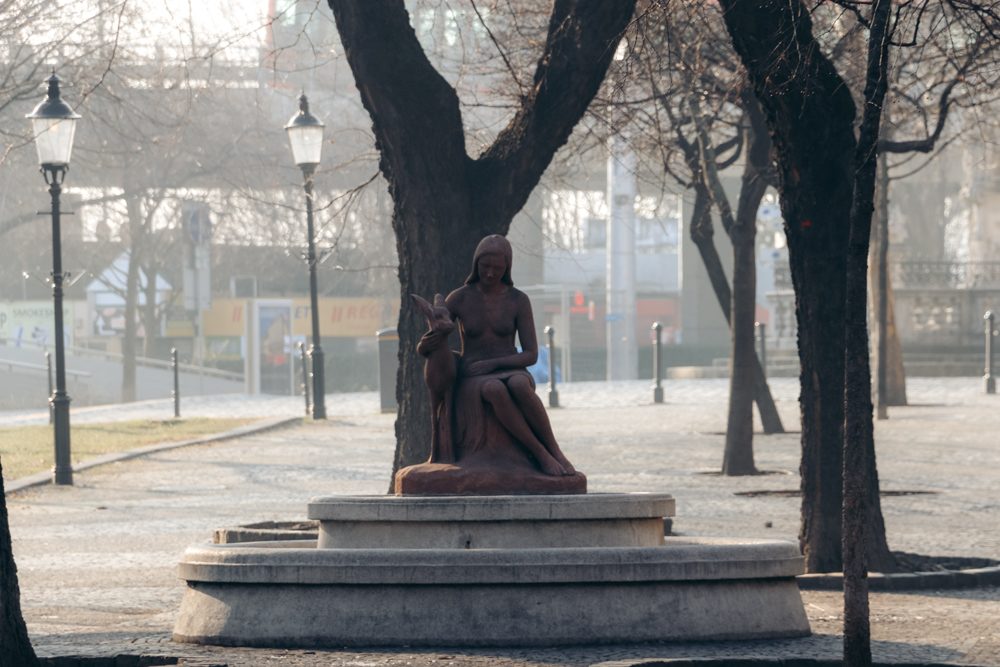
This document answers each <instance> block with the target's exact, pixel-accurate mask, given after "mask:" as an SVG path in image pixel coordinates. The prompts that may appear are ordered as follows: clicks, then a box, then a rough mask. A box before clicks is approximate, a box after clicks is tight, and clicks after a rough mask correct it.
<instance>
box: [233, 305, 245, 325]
mask: <svg viewBox="0 0 1000 667" xmlns="http://www.w3.org/2000/svg"><path fill="white" fill-rule="evenodd" d="M242 319H243V306H233V322H239V321H241V320H242Z"/></svg>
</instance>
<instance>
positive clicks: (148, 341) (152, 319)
mask: <svg viewBox="0 0 1000 667" xmlns="http://www.w3.org/2000/svg"><path fill="white" fill-rule="evenodd" d="M156 274H157V272H156V269H155V267H150V266H147V267H146V288H145V289H144V290H143V293H144V295H145V297H146V303H145V304H144V305H143V306H142V328H143V331H145V336H143V339H142V356H144V357H147V358H149V359H152V358H154V357H156V339H157V338H159V335H160V319H159V318H158V317H157V316H156Z"/></svg>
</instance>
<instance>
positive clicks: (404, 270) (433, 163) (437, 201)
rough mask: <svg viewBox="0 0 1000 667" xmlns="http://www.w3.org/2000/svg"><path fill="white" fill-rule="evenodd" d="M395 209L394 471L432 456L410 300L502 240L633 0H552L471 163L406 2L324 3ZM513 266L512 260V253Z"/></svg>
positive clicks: (458, 275) (582, 102)
mask: <svg viewBox="0 0 1000 667" xmlns="http://www.w3.org/2000/svg"><path fill="white" fill-rule="evenodd" d="M329 3H330V7H331V8H332V9H333V14H334V18H335V19H336V22H337V30H338V32H339V33H340V37H341V41H342V42H343V44H344V52H345V54H346V56H347V61H348V63H349V64H350V66H351V71H352V73H353V74H354V79H355V82H356V83H357V86H358V90H359V92H360V93H361V101H362V103H363V104H364V106H365V109H367V111H368V113H369V115H370V116H371V118H372V129H373V131H374V134H375V141H376V148H377V149H378V151H379V154H380V157H381V160H380V163H379V166H380V168H381V171H382V173H383V175H384V176H385V178H386V181H387V182H388V184H389V193H390V195H391V196H392V199H393V202H394V204H395V207H394V209H393V216H392V225H393V230H394V231H395V233H396V248H397V251H398V253H399V279H400V290H401V291H400V296H401V298H402V307H401V310H400V317H399V327H398V329H399V345H400V351H399V360H400V368H399V375H398V378H397V388H396V392H397V400H398V401H399V406H400V407H399V417H398V419H397V421H396V456H395V460H394V465H393V475H395V472H396V470H398V469H399V468H401V467H403V466H407V465H411V464H414V463H419V462H422V461H424V460H426V459H427V457H428V456H429V454H430V432H431V431H430V424H431V420H430V403H429V399H428V397H427V390H426V387H425V386H424V382H423V365H424V359H423V358H422V357H420V356H419V355H417V353H416V345H417V342H418V340H419V338H420V336H421V334H422V333H423V331H424V329H425V328H426V321H425V320H424V318H423V317H422V316H420V314H419V313H418V311H417V308H416V305H415V304H414V302H413V300H412V299H411V298H410V296H409V295H410V294H420V295H421V296H423V297H425V298H431V297H433V295H434V293H435V292H440V293H442V294H447V293H448V292H449V291H451V290H454V289H456V288H458V287H459V286H460V285H461V284H462V282H463V280H464V278H465V277H466V276H468V274H469V272H470V270H471V267H472V254H473V251H474V249H475V247H476V244H477V243H478V242H479V240H480V239H482V237H484V236H487V235H489V234H506V232H507V229H508V228H509V226H510V222H511V220H512V219H513V217H514V215H515V214H516V213H517V212H518V211H519V210H520V209H521V207H522V206H524V203H525V202H526V201H527V199H528V195H529V194H530V193H531V190H532V189H533V188H534V187H535V185H536V184H537V183H538V180H539V178H541V175H542V173H543V172H544V171H545V168H546V167H547V166H548V164H549V162H550V161H551V159H552V156H553V155H554V154H555V152H556V150H557V149H558V148H559V147H561V146H562V145H563V144H564V143H565V142H566V140H567V139H568V138H569V135H570V133H571V132H572V130H573V127H574V126H575V125H576V123H577V122H578V121H579V119H580V118H581V116H582V115H583V113H584V111H585V110H586V108H587V106H588V105H589V103H590V101H591V100H592V99H593V97H594V95H595V94H596V93H597V90H598V88H599V87H600V84H601V81H602V80H603V79H604V75H605V73H606V72H607V68H608V65H609V64H610V62H611V58H612V57H613V55H614V52H615V46H616V45H617V43H618V40H619V38H620V35H621V32H622V30H624V28H625V26H626V25H627V23H628V21H629V19H630V18H631V16H632V11H633V9H634V5H635V0H556V1H555V2H554V3H553V5H552V14H551V19H550V23H549V33H548V38H547V40H546V43H545V48H544V52H543V54H542V57H541V58H540V59H539V62H538V66H537V67H536V70H535V78H534V82H533V84H532V87H531V88H530V89H528V91H527V92H526V93H525V95H524V96H523V98H522V100H521V103H520V106H519V108H518V111H517V113H516V114H515V116H514V118H513V119H512V120H511V122H510V124H509V125H508V126H507V127H506V128H504V129H503V130H502V131H501V132H500V134H499V135H498V136H497V138H496V140H495V141H494V142H493V144H492V145H490V146H489V147H487V148H486V149H485V150H484V151H483V152H482V153H481V154H480V155H479V157H478V158H476V159H472V158H470V157H469V156H468V155H467V154H466V151H465V134H464V128H463V125H462V117H461V112H460V110H459V104H458V96H457V94H456V92H455V90H454V89H453V88H452V87H451V86H450V85H449V84H448V83H447V81H445V79H444V78H443V77H442V76H441V75H440V74H439V73H438V72H437V71H436V70H435V69H434V68H433V67H432V66H431V64H430V62H429V61H428V60H427V57H426V55H425V54H424V52H423V49H422V48H421V46H420V43H419V42H418V41H417V38H416V35H415V34H414V31H413V28H412V27H411V24H410V19H409V15H408V13H407V11H406V7H405V5H404V3H403V0H329ZM515 261H516V258H515Z"/></svg>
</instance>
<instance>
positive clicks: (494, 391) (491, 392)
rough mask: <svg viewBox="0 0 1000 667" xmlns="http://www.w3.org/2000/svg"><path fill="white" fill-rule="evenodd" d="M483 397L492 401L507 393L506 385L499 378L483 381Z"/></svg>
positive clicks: (501, 397)
mask: <svg viewBox="0 0 1000 667" xmlns="http://www.w3.org/2000/svg"><path fill="white" fill-rule="evenodd" d="M482 393H483V398H484V399H486V400H487V401H489V402H490V403H493V402H494V401H497V400H500V399H503V398H504V397H505V396H506V395H507V386H506V385H505V384H504V383H503V382H502V381H500V380H487V381H486V382H484V383H483V388H482Z"/></svg>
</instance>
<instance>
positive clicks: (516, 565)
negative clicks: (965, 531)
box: [174, 494, 809, 647]
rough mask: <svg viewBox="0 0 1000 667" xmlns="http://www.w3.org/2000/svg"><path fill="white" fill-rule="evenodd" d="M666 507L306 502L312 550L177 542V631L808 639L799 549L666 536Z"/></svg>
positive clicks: (352, 640)
mask: <svg viewBox="0 0 1000 667" xmlns="http://www.w3.org/2000/svg"><path fill="white" fill-rule="evenodd" d="M673 510H674V501H673V499H672V498H671V497H670V496H668V495H665V494H592V495H575V496H488V497H475V496H473V497H451V498H444V497H416V498H414V497H393V496H369V497H337V496H333V497H321V498H315V499H313V501H312V502H311V503H310V504H309V516H310V518H313V519H316V520H318V521H319V523H320V536H319V540H318V543H309V542H303V541H293V542H258V543H244V544H238V545H229V544H219V545H197V546H193V547H191V548H189V549H188V550H187V552H186V553H185V555H184V559H183V561H182V562H181V566H180V576H181V577H182V578H184V579H186V580H187V582H188V588H187V591H186V593H185V596H184V600H183V602H182V604H181V610H180V614H179V617H178V621H177V625H176V627H175V628H174V639H175V640H176V641H184V642H195V643H207V644H220V645H228V646H285V647H318V646H331V647H332V646H352V647H355V646H402V645H406V646H518V645H524V646H528V645H544V646H548V645H556V644H580V643H606V642H640V641H663V640H714V639H750V638H765V637H768V638H769V637H795V636H802V635H806V634H808V633H809V624H808V621H807V619H806V615H805V612H804V610H803V608H802V600H801V598H800V596H799V592H798V587H797V585H796V583H795V579H794V577H795V576H796V575H798V574H801V573H802V571H803V559H802V557H801V555H800V554H799V552H798V548H797V546H796V545H794V544H791V543H788V542H778V541H771V540H739V539H710V538H680V537H669V538H664V536H663V522H662V520H663V517H664V516H671V515H672V514H673ZM307 545H308V546H307Z"/></svg>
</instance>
